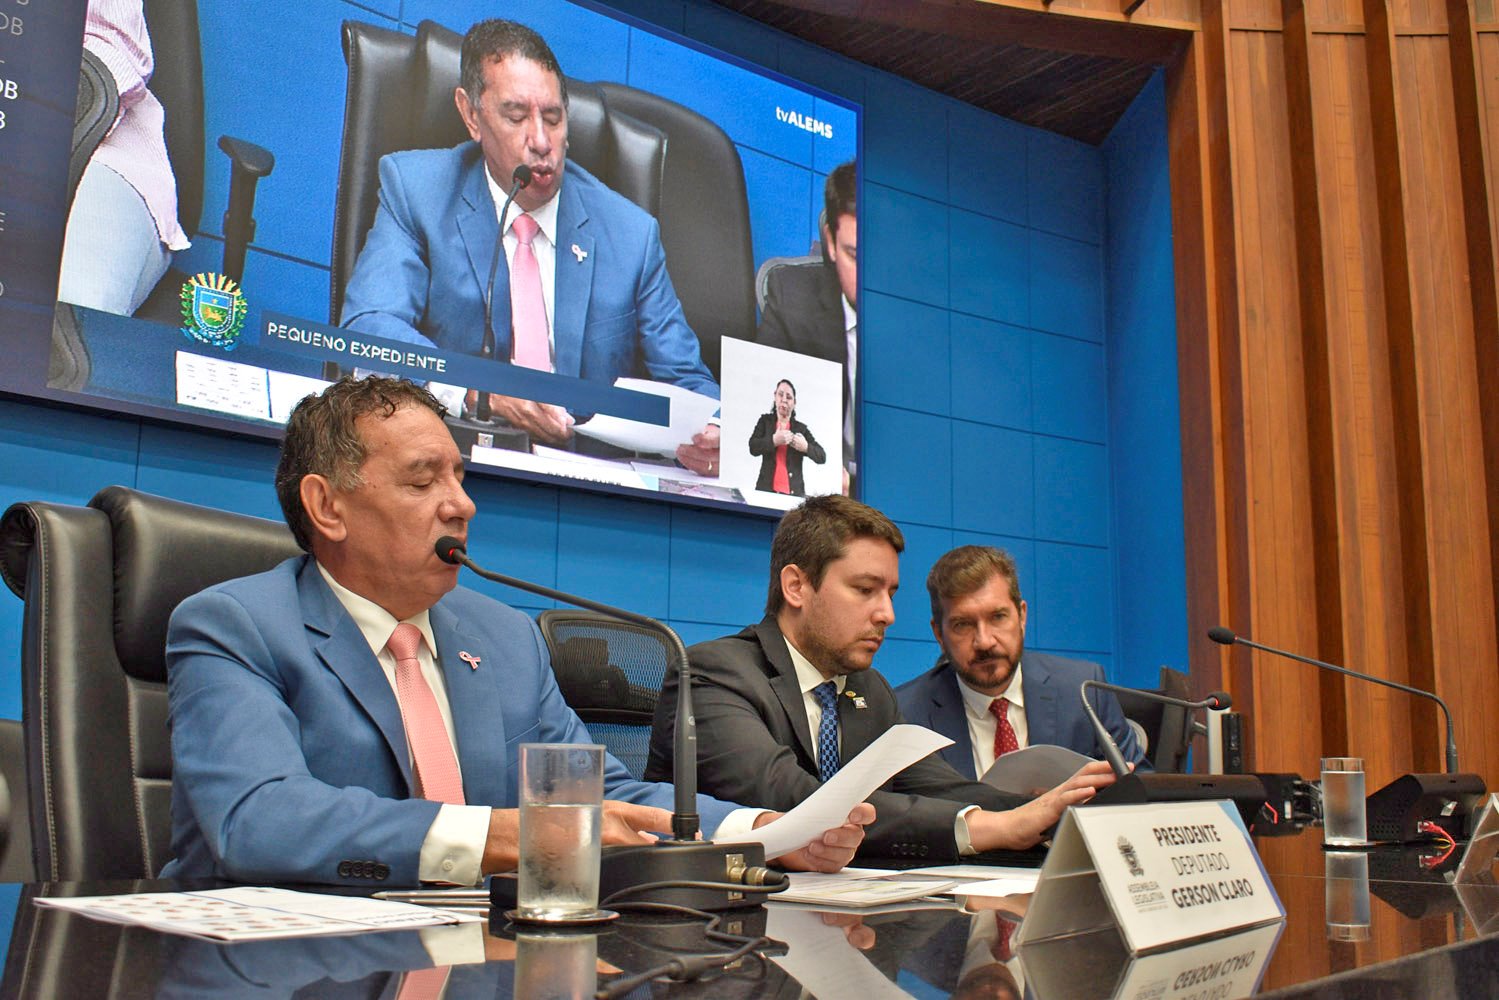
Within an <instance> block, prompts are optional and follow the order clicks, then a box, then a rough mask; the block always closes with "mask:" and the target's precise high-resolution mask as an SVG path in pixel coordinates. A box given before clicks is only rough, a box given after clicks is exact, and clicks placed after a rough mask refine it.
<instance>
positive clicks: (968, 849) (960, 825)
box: [952, 806, 978, 858]
mask: <svg viewBox="0 0 1499 1000" xmlns="http://www.w3.org/2000/svg"><path fill="white" fill-rule="evenodd" d="M977 808H978V806H964V807H963V808H962V809H959V810H958V815H957V816H955V817H953V821H952V839H953V840H954V841H955V842H956V843H957V845H958V857H960V858H961V857H967V856H968V855H970V854H977V853H978V851H976V850H975V849H974V847H973V838H972V837H970V836H969V835H968V814H969V813H971V812H973V811H974V810H975V809H977Z"/></svg>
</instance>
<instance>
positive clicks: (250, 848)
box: [162, 556, 733, 886]
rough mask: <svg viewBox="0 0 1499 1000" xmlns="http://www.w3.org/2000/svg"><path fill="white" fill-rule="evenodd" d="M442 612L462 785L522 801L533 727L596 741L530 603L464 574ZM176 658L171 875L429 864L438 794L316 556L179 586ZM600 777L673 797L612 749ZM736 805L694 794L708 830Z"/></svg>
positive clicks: (641, 796) (265, 874)
mask: <svg viewBox="0 0 1499 1000" xmlns="http://www.w3.org/2000/svg"><path fill="white" fill-rule="evenodd" d="M430 619H431V624H432V632H433V636H434V637H435V639H436V641H437V659H438V662H439V665H440V668H441V670H442V674H443V680H444V683H445V684H446V686H447V695H448V703H449V706H450V708H451V710H452V715H453V728H454V735H455V739H456V742H457V745H458V759H459V763H460V766H461V769H462V771H463V793H464V798H465V800H466V801H467V802H468V803H469V804H471V805H487V806H491V807H494V808H514V807H515V806H516V789H517V777H518V773H519V772H518V769H519V765H520V745H521V744H522V743H592V742H594V741H593V740H592V739H591V738H590V737H589V735H588V730H587V729H585V728H584V726H583V723H582V722H581V721H580V720H579V719H578V717H577V715H576V714H574V713H573V711H572V709H570V708H569V707H568V706H567V704H566V703H565V702H564V701H563V699H562V694H561V692H560V691H559V690H558V689H557V683H556V680H555V679H554V677H553V674H552V670H551V665H550V660H549V659H548V657H547V651H546V646H545V645H544V643H543V641H542V638H541V634H540V633H539V632H538V631H537V629H536V626H535V624H534V623H533V622H532V621H531V619H530V618H528V617H526V615H524V614H522V613H521V612H519V611H516V610H515V609H514V608H510V607H507V606H506V605H504V604H501V603H499V602H498V601H495V600H492V599H490V598H488V597H484V596H481V595H479V594H476V593H474V592H473V591H470V590H466V589H464V588H462V587H459V588H457V589H455V590H453V591H452V592H451V593H449V594H448V595H447V596H445V597H444V598H443V599H442V600H440V601H438V602H437V604H435V605H434V606H433V607H432V609H431V612H430ZM461 652H462V653H469V654H472V655H473V656H476V657H478V658H479V665H478V667H476V668H474V667H470V666H469V664H468V663H467V662H465V661H464V660H463V659H461V658H460V656H459V654H460V653H461ZM167 669H168V697H169V705H170V718H171V726H172V766H173V775H172V779H173V780H172V851H173V855H174V859H173V860H172V861H171V862H169V863H168V865H167V867H166V869H165V870H164V871H163V873H162V874H163V876H164V877H168V878H172V877H184V878H185V877H193V876H214V877H219V878H227V879H232V880H235V881H250V882H259V881H281V882H287V881H298V882H328V883H347V884H358V885H363V886H370V885H371V884H372V881H371V878H370V877H369V876H368V874H367V873H368V872H369V871H371V870H372V869H374V870H377V871H378V870H382V869H388V872H389V874H388V875H387V877H386V878H385V879H384V880H380V881H383V882H384V884H387V885H388V884H407V885H409V884H415V883H416V882H417V881H418V876H417V864H418V855H419V853H420V850H421V845H422V840H423V838H424V837H425V836H426V834H427V828H428V827H429V826H431V825H432V821H433V819H434V818H435V817H436V815H437V810H438V803H436V802H430V801H427V800H425V799H419V798H412V797H411V796H412V795H413V790H412V789H413V786H412V775H411V763H410V757H409V754H408V752H407V746H406V733H405V729H404V727H403V726H402V723H401V710H400V706H399V705H398V703H397V702H396V697H395V692H394V691H393V690H392V689H391V686H390V683H389V681H387V680H386V678H385V674H384V672H383V671H382V670H381V669H380V664H379V661H378V660H377V659H376V658H375V655H374V654H373V653H372V652H371V651H370V647H369V643H367V642H366V641H365V639H364V635H363V634H362V633H361V632H360V631H359V627H358V626H357V625H356V624H355V623H354V619H353V618H351V617H350V616H349V614H348V612H347V611H345V610H344V607H343V605H342V604H340V603H339V601H338V598H337V597H335V596H334V594H333V592H332V591H331V590H330V589H329V588H328V585H327V583H326V582H325V581H324V580H323V577H322V574H321V573H319V572H318V569H317V564H316V563H314V562H313V561H312V560H311V559H310V558H309V557H306V556H299V557H296V558H293V559H288V560H287V561H286V562H284V563H282V564H281V565H279V566H277V567H276V568H275V569H273V570H271V571H270V572H267V573H261V574H259V575H257V576H249V577H244V578H242V579H239V580H232V581H230V582H228V583H224V584H220V585H218V586H216V587H211V588H209V589H208V590H205V591H203V592H202V593H200V594H197V595H196V596H194V597H190V598H188V599H187V600H186V601H183V602H182V604H181V605H180V606H179V607H178V608H177V611H176V612H175V613H174V614H173V615H172V621H171V625H170V627H169V629H168V633H167ZM604 787H605V795H606V796H607V797H609V798H612V799H623V800H627V801H632V802H643V803H647V804H650V805H653V806H659V807H661V808H664V809H670V808H672V789H671V786H669V785H658V784H649V783H645V782H639V781H635V780H633V779H632V778H631V777H630V774H629V772H628V771H627V770H626V769H625V767H624V765H623V764H621V763H619V761H617V760H615V759H614V758H613V757H612V756H609V757H607V758H606V771H605V776H604ZM732 808H733V807H732V806H730V805H728V804H726V803H722V802H718V801H716V800H713V799H708V798H706V797H702V796H700V797H699V800H698V811H699V813H700V814H701V816H702V821H703V826H704V828H705V829H707V830H710V831H711V830H713V829H714V828H715V827H716V826H717V825H718V823H719V822H721V821H722V820H723V818H724V817H725V816H727V815H728V813H729V811H730V810H731V809H732ZM346 861H347V862H355V863H356V864H354V865H344V864H343V862H346ZM360 872H364V873H366V874H365V877H360ZM376 884H379V881H377V882H376Z"/></svg>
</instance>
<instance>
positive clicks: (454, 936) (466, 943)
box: [420, 921, 486, 966]
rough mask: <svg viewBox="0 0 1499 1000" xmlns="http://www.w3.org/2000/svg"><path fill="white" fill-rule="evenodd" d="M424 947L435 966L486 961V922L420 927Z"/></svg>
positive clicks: (474, 963)
mask: <svg viewBox="0 0 1499 1000" xmlns="http://www.w3.org/2000/svg"><path fill="white" fill-rule="evenodd" d="M420 934H421V941H422V947H423V948H425V949H427V955H428V956H429V957H431V959H432V964H433V965H434V966H439V965H477V964H478V963H480V962H483V961H485V960H486V959H485V955H484V924H483V923H482V922H481V921H473V922H471V923H466V924H445V925H443V926H441V927H423V928H421V929H420Z"/></svg>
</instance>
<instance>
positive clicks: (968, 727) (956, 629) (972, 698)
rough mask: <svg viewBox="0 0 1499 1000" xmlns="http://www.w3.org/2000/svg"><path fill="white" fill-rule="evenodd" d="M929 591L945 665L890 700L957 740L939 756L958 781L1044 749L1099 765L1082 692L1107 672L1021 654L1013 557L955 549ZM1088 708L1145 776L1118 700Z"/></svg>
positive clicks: (1108, 698) (936, 570) (1095, 698)
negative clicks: (1013, 754)
mask: <svg viewBox="0 0 1499 1000" xmlns="http://www.w3.org/2000/svg"><path fill="white" fill-rule="evenodd" d="M926 586H927V591H928V593H929V594H930V595H931V599H932V634H933V635H935V636H936V637H937V642H938V643H939V644H940V645H941V646H942V657H941V658H940V659H939V660H938V661H937V665H936V666H935V667H933V668H932V669H931V670H928V671H927V672H926V673H924V674H922V675H921V676H920V677H917V678H915V679H914V680H910V681H907V682H906V683H904V684H902V685H901V686H900V687H899V688H897V689H896V692H895V696H896V698H897V699H898V700H899V701H900V709H901V713H902V714H903V715H905V717H906V719H907V720H908V721H910V722H915V723H917V724H918V725H923V726H926V727H927V728H928V729H934V730H936V731H937V732H939V733H941V734H942V735H943V736H946V737H948V738H949V739H951V740H953V744H952V745H951V746H948V747H944V748H943V749H942V756H943V757H944V758H946V760H947V762H948V763H949V764H951V765H952V766H953V767H954V768H956V769H957V770H958V771H959V773H961V774H964V775H968V776H970V777H973V776H977V775H982V774H983V772H984V771H987V770H988V769H989V767H990V765H992V764H993V763H994V761H995V759H996V758H997V757H998V756H999V754H1000V751H1001V749H1006V750H1017V749H1019V748H1021V747H1025V746H1030V745H1033V744H1043V743H1049V744H1054V745H1056V746H1063V747H1067V748H1068V749H1070V750H1076V751H1077V752H1078V753H1080V754H1083V755H1084V756H1089V757H1097V756H1100V755H1101V751H1100V750H1099V749H1098V745H1097V742H1098V738H1097V736H1096V735H1095V734H1094V731H1093V725H1092V723H1091V722H1089V721H1088V716H1087V714H1086V713H1085V712H1084V711H1083V708H1082V703H1081V702H1080V701H1079V696H1078V689H1079V686H1080V685H1081V684H1082V682H1083V681H1086V680H1099V681H1101V680H1103V679H1104V676H1103V668H1101V667H1100V666H1099V665H1098V664H1096V663H1086V662H1084V661H1082V660H1070V659H1066V658H1065V657H1061V656H1052V655H1050V654H1047V653H1035V652H1027V651H1026V649H1025V614H1026V605H1025V601H1023V600H1021V599H1020V578H1019V576H1018V575H1017V574H1016V571H1015V560H1014V559H1012V558H1010V555H1009V553H1007V552H1005V551H1003V550H1002V549H996V548H992V547H990V546H987V545H963V546H959V547H958V548H956V549H953V550H952V551H951V552H948V553H947V554H946V555H944V556H943V557H942V558H941V559H938V560H937V562H936V564H935V565H934V566H933V567H932V571H931V573H930V574H928V575H927V581H926ZM1022 653H1023V654H1024V660H1023V661H1022V659H1021V655H1022ZM1017 681H1018V683H1017ZM1088 698H1089V701H1090V702H1091V704H1092V705H1093V710H1094V711H1095V712H1097V713H1098V717H1099V720H1100V721H1102V722H1103V724H1104V726H1105V728H1107V729H1108V730H1109V733H1110V735H1112V736H1113V737H1114V742H1116V743H1118V744H1119V750H1120V752H1121V753H1122V754H1123V755H1124V759H1125V761H1127V762H1129V763H1132V764H1136V765H1143V766H1147V767H1148V766H1149V765H1148V764H1146V763H1145V752H1144V750H1143V748H1141V746H1140V741H1139V740H1137V739H1136V738H1135V733H1134V730H1133V729H1131V728H1130V726H1129V724H1128V723H1127V722H1126V721H1125V718H1124V712H1123V711H1121V710H1120V708H1119V701H1118V699H1116V698H1115V697H1114V696H1113V695H1112V694H1110V693H1109V692H1107V691H1099V690H1097V689H1090V690H1089V692H1088ZM1000 711H1003V712H1004V719H1003V721H1001V720H1000V717H999V714H998V713H999V712H1000ZM1004 727H1008V730H1009V731H1008V732H1005V731H1004Z"/></svg>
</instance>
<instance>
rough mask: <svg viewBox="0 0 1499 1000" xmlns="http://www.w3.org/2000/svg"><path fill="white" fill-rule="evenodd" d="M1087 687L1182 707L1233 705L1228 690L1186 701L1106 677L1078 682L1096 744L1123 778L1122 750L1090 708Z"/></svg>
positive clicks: (1116, 774)
mask: <svg viewBox="0 0 1499 1000" xmlns="http://www.w3.org/2000/svg"><path fill="white" fill-rule="evenodd" d="M1089 688H1101V689H1102V690H1104V691H1113V692H1115V693H1124V694H1132V695H1135V696H1137V697H1140V698H1144V699H1146V700H1147V701H1158V702H1160V703H1161V704H1163V705H1180V706H1181V707H1182V708H1186V709H1193V708H1211V709H1226V708H1229V707H1230V706H1232V705H1233V699H1231V698H1229V696H1228V692H1227V691H1214V692H1213V693H1212V694H1210V695H1208V696H1207V697H1206V698H1204V699H1202V700H1201V701H1187V700H1186V699H1185V698H1173V697H1172V696H1171V695H1167V694H1157V693H1156V692H1154V691H1142V690H1141V689H1139V688H1132V687H1125V686H1123V685H1122V684H1110V683H1108V682H1107V681H1096V680H1091V679H1089V680H1086V681H1083V682H1082V684H1081V685H1079V686H1078V689H1077V693H1078V697H1080V698H1082V700H1083V711H1084V712H1086V713H1087V714H1088V721H1089V722H1091V723H1093V732H1094V733H1095V734H1096V735H1097V736H1098V745H1099V746H1101V747H1103V757H1104V760H1107V761H1108V762H1109V767H1111V768H1113V769H1114V776H1115V777H1117V778H1122V777H1124V776H1125V775H1127V774H1129V773H1130V770H1129V765H1127V764H1126V763H1125V762H1124V754H1123V753H1121V752H1120V750H1119V744H1118V743H1115V742H1114V737H1113V735H1112V734H1111V733H1110V732H1109V731H1108V729H1107V728H1106V727H1105V726H1104V724H1103V722H1102V721H1100V720H1099V718H1098V712H1096V711H1095V710H1094V708H1093V703H1092V702H1091V701H1089V700H1088V689H1089Z"/></svg>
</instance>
